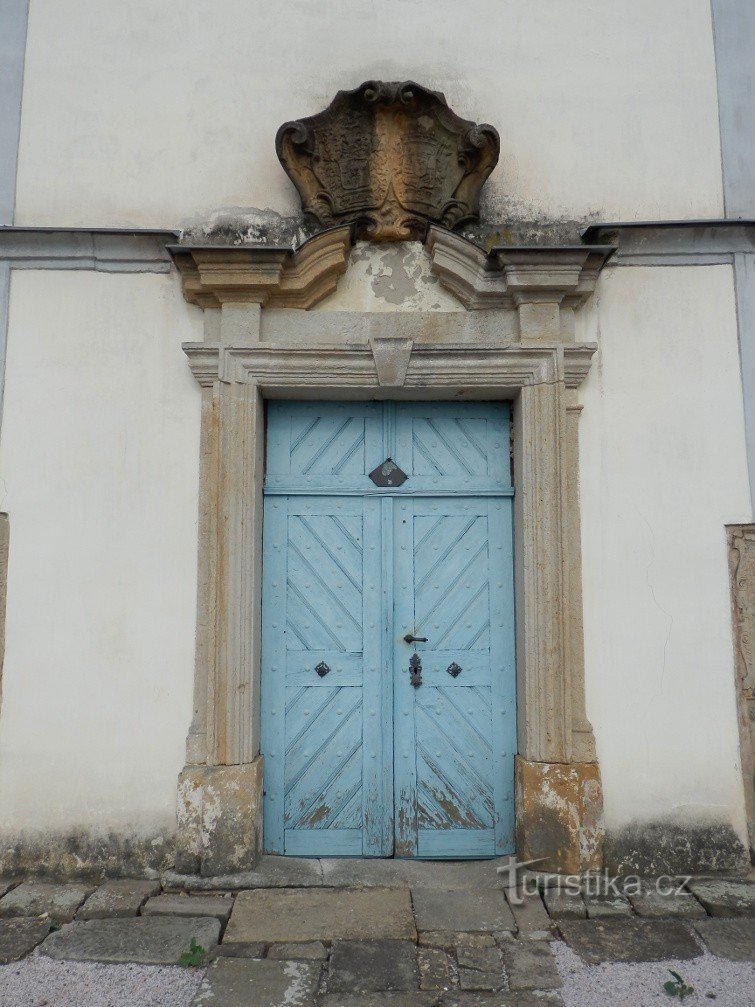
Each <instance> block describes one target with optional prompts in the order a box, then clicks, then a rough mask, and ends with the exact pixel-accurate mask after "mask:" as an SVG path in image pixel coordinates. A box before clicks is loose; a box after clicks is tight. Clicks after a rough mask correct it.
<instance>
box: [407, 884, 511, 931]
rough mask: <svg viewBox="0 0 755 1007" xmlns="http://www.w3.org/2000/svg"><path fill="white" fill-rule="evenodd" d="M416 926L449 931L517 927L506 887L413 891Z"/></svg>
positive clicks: (421, 929) (509, 928)
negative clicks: (482, 889)
mask: <svg viewBox="0 0 755 1007" xmlns="http://www.w3.org/2000/svg"><path fill="white" fill-rule="evenodd" d="M412 898H413V902H414V916H415V918H416V920H417V929H418V930H420V931H423V930H433V931H439V930H448V931H478V932H479V931H488V932H491V931H496V930H515V929H516V923H515V922H514V917H513V916H512V914H511V910H510V909H509V905H508V903H507V902H506V899H505V898H504V895H503V891H502V890H500V889H493V890H492V891H475V892H471V891H431V890H429V889H417V890H413V891H412Z"/></svg>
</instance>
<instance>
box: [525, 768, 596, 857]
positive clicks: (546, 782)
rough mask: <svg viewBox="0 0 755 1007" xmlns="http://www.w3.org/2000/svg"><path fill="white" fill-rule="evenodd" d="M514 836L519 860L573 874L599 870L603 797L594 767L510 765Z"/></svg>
mask: <svg viewBox="0 0 755 1007" xmlns="http://www.w3.org/2000/svg"><path fill="white" fill-rule="evenodd" d="M516 808H517V815H516V832H517V855H518V857H519V859H520V860H535V859H538V858H543V859H544V860H545V861H546V862H545V863H543V864H542V865H539V866H540V869H543V870H547V871H551V872H555V873H558V874H579V873H581V872H582V871H588V870H596V869H599V868H600V867H601V866H602V855H603V825H602V820H603V793H602V788H601V782H600V770H599V769H598V766H597V763H594V762H575V763H558V762H555V763H554V762H529V761H528V760H527V759H523V758H522V757H521V756H517V759H516Z"/></svg>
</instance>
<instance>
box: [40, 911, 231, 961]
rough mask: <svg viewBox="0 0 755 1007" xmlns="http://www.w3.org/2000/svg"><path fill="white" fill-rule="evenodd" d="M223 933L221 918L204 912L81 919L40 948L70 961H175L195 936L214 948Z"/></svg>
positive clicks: (204, 944)
mask: <svg viewBox="0 0 755 1007" xmlns="http://www.w3.org/2000/svg"><path fill="white" fill-rule="evenodd" d="M219 936H220V924H219V923H218V921H217V920H216V919H214V918H213V919H210V918H205V917H201V916H192V917H187V918H185V919H182V918H180V917H175V916H133V917H130V918H128V919H114V920H81V921H79V920H77V921H76V922H74V923H69V924H68V925H67V926H64V927H62V928H61V929H60V930H58V931H56V932H55V933H52V934H50V936H49V937H48V938H47V940H46V941H45V942H44V943H43V944H42V945H41V946H40V949H39V950H40V953H41V954H45V955H48V956H49V957H50V958H59V959H66V960H70V961H82V962H138V963H139V964H141V965H175V964H177V962H178V959H179V958H180V957H181V955H182V954H183V953H184V951H188V950H189V945H190V944H191V940H192V938H194V940H195V941H196V942H197V944H199V945H201V946H202V947H203V948H205V950H207V951H210V950H211V949H212V948H213V947H214V945H215V944H216V943H217V941H218V937H219Z"/></svg>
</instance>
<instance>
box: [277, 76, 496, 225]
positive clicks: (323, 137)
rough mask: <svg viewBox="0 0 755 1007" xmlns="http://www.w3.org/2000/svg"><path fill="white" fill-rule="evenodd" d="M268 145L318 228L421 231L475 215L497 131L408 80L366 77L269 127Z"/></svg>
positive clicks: (492, 163) (492, 164)
mask: <svg viewBox="0 0 755 1007" xmlns="http://www.w3.org/2000/svg"><path fill="white" fill-rule="evenodd" d="M275 149H276V152H277V154H278V158H279V160H280V162H281V164H282V165H283V167H284V169H285V171H286V173H287V174H288V176H289V178H290V179H291V181H292V182H293V183H294V185H295V186H296V188H297V190H298V192H299V195H300V197H301V201H302V207H303V209H304V210H305V212H306V213H307V214H310V215H311V216H312V217H314V218H315V219H316V220H317V222H318V223H319V224H320V225H321V226H322V227H332V226H334V225H337V224H345V223H349V222H352V221H353V222H354V223H355V226H356V229H357V237H361V238H366V239H369V240H371V241H411V240H422V239H423V238H424V236H425V232H426V230H427V227H428V224H429V223H436V224H442V225H443V226H445V227H448V228H453V227H457V226H458V225H459V224H462V223H465V222H467V221H471V220H476V219H477V218H478V216H479V199H480V190H481V188H482V185H483V183H484V181H485V179H486V178H487V177H488V175H489V174H490V173H491V171H492V170H493V168H494V167H495V165H496V163H497V161H498V153H499V150H500V140H499V138H498V133H497V131H496V130H495V129H494V128H493V127H492V126H488V125H486V124H483V125H477V124H476V123H474V122H470V121H469V120H468V119H462V118H460V117H459V116H458V115H456V114H455V113H454V112H452V111H451V109H450V108H449V107H448V105H447V103H446V99H445V98H444V96H443V95H442V94H440V93H438V92H437V91H429V90H428V89H427V88H424V87H422V86H421V85H420V84H415V83H413V82H412V81H404V82H401V83H397V82H394V83H383V82H382V81H366V82H365V83H364V84H362V85H361V86H360V87H358V88H356V89H355V90H354V91H339V92H338V94H337V95H336V96H335V98H334V99H333V101H332V102H331V103H330V105H329V106H328V108H326V109H325V110H324V111H323V112H319V113H318V114H317V115H313V116H310V117H309V118H306V119H299V120H298V121H296V122H286V123H284V124H283V125H282V126H281V127H280V129H279V130H278V133H277V136H276V138H275Z"/></svg>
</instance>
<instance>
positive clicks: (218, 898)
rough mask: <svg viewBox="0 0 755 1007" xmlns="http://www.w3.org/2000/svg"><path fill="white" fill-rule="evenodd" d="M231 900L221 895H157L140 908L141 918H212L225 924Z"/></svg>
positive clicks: (231, 904) (231, 906)
mask: <svg viewBox="0 0 755 1007" xmlns="http://www.w3.org/2000/svg"><path fill="white" fill-rule="evenodd" d="M232 909H233V899H231V898H228V897H223V896H222V895H157V896H155V897H154V898H152V899H149V900H148V901H147V902H146V904H145V905H144V906H143V907H142V916H214V917H215V919H216V920H220V922H221V923H227V922H228V917H229V916H230V915H231V910H232Z"/></svg>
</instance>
